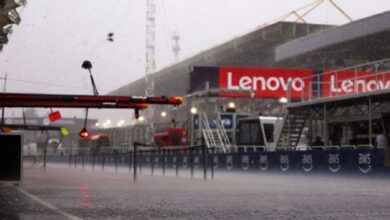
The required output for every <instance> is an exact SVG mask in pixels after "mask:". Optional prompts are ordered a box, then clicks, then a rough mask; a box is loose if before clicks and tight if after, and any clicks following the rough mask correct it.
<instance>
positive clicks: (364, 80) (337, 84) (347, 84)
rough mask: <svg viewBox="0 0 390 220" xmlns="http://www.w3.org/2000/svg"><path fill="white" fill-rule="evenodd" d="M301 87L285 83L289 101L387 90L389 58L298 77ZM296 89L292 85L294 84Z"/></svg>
mask: <svg viewBox="0 0 390 220" xmlns="http://www.w3.org/2000/svg"><path fill="white" fill-rule="evenodd" d="M301 83H303V88H302V89H301V90H300V91H297V90H296V89H295V90H294V88H293V86H294V85H293V84H292V83H288V87H287V92H286V97H287V98H288V100H289V101H293V102H304V101H312V100H321V99H328V98H332V97H341V96H351V95H358V94H364V93H366V92H374V91H380V90H390V58H387V59H383V60H378V61H374V62H369V63H364V64H360V65H356V66H352V67H347V68H343V69H338V70H332V71H325V72H323V73H321V74H313V75H312V76H309V77H303V78H301ZM295 86H296V85H295Z"/></svg>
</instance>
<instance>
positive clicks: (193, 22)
mask: <svg viewBox="0 0 390 220" xmlns="http://www.w3.org/2000/svg"><path fill="white" fill-rule="evenodd" d="M311 2H314V0H156V4H157V14H156V18H157V24H156V26H157V27H156V29H157V30H156V34H157V39H156V41H157V42H156V44H157V48H156V62H157V69H161V68H163V67H165V66H168V65H171V64H172V63H174V57H173V54H172V49H171V46H172V44H171V39H170V37H171V34H172V33H173V32H176V33H178V34H179V35H180V37H181V39H180V46H181V53H180V58H181V59H185V58H187V57H190V56H192V55H194V54H196V53H198V52H201V51H203V50H206V49H208V48H210V47H213V46H214V45H217V44H220V43H223V42H224V41H227V40H229V39H231V38H234V37H235V36H240V35H243V34H245V33H247V32H250V31H252V30H254V29H256V28H257V27H258V26H260V25H262V24H263V23H265V22H267V21H270V20H272V19H274V18H277V17H280V16H282V15H284V14H287V13H288V12H290V11H292V10H294V9H297V8H299V7H301V6H304V5H307V4H309V3H311ZM336 3H338V4H339V5H340V6H341V7H342V8H343V9H344V10H345V11H346V12H347V13H348V14H349V15H350V16H351V17H352V18H353V19H355V20H357V19H359V18H363V17H367V16H369V15H372V14H376V13H380V12H383V11H388V10H390V1H389V0H370V1H367V0H336ZM20 14H21V17H22V22H21V24H20V25H19V26H14V28H13V29H14V33H13V34H12V35H11V36H10V41H9V43H8V45H6V46H5V47H4V50H3V52H2V53H0V76H4V74H5V73H7V74H8V77H9V78H10V80H9V81H8V83H7V91H9V92H36V93H37V92H39V93H71V94H92V89H91V86H90V82H89V77H88V74H87V72H86V71H85V70H83V69H82V68H81V63H82V62H83V61H84V60H85V59H88V60H90V61H91V62H92V64H93V69H92V71H93V74H94V76H95V81H96V84H97V87H98V90H99V91H100V93H102V94H104V93H107V92H109V91H112V90H114V89H116V88H119V87H121V86H123V85H125V84H127V83H129V82H132V81H134V80H137V79H139V78H141V77H143V75H144V63H145V61H144V57H145V14H146V1H145V0H66V1H59V0H55V1H53V0H29V1H28V4H27V6H26V7H25V8H24V9H22V10H21V13H20ZM290 20H294V19H290ZM306 20H307V21H309V22H311V23H322V24H343V23H346V22H348V20H347V19H346V18H345V17H343V16H342V15H341V14H340V13H339V12H338V11H337V10H336V9H335V8H333V7H332V6H331V5H330V3H328V1H325V3H324V4H323V5H322V6H320V7H319V8H318V9H316V10H315V11H313V12H312V13H311V14H309V15H308V16H307V17H306ZM110 32H113V33H114V42H109V41H107V34H108V33H110ZM15 80H16V81H15ZM32 81H34V82H32ZM38 82H40V83H38ZM52 84H60V85H61V86H59V85H52ZM1 87H2V86H1ZM7 112H8V115H10V114H12V111H7ZM63 112H64V113H63V114H64V115H66V116H72V115H74V114H75V115H78V116H81V115H82V114H81V112H82V111H80V110H67V111H63ZM108 112H109V111H107V110H92V111H91V114H90V115H91V117H99V119H100V120H105V119H106V118H108V116H107V115H108ZM119 112H120V113H119ZM125 112H127V111H122V110H121V111H118V116H117V118H116V119H113V122H114V123H115V121H116V120H119V118H123V117H127V118H123V119H125V120H127V121H128V120H129V119H130V118H131V117H132V115H131V114H128V115H127V114H126V116H124V115H125V114H124V113H125ZM13 115H14V116H19V115H18V113H17V112H14V113H13ZM110 115H113V114H110Z"/></svg>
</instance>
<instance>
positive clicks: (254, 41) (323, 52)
mask: <svg viewBox="0 0 390 220" xmlns="http://www.w3.org/2000/svg"><path fill="white" fill-rule="evenodd" d="M389 35H390V12H385V13H381V14H377V15H374V16H371V17H367V18H364V19H361V20H357V21H354V22H351V23H348V24H345V25H342V26H329V25H321V24H305V23H294V22H277V23H274V24H271V25H268V26H265V27H262V28H260V29H258V30H256V31H254V32H251V33H248V34H246V35H243V36H240V37H237V38H235V39H232V40H230V41H228V42H225V43H223V44H221V45H219V46H216V47H214V48H211V49H209V50H206V51H204V52H201V53H199V54H197V55H195V56H193V57H191V58H188V59H186V60H183V61H181V62H179V63H177V64H174V65H172V66H169V67H167V68H164V69H162V70H160V71H158V72H156V73H155V94H156V95H165V96H172V95H181V96H188V95H189V94H190V93H191V92H192V91H191V88H190V87H191V82H190V75H191V72H192V71H193V68H194V67H197V66H246V67H277V68H310V69H314V70H318V69H320V70H324V69H337V68H342V67H346V66H353V65H357V64H361V63H366V62H369V61H374V60H379V59H384V58H388V57H390V50H389V48H390V42H389V41H388V40H387V39H389ZM172 82H175V86H174V87H173V86H172ZM199 86H200V87H203V86H205V85H199ZM192 89H193V88H192ZM111 94H113V95H144V79H143V78H142V79H139V80H137V81H135V82H132V83H129V84H128V85H126V86H123V87H121V88H118V89H117V90H115V91H112V92H111ZM210 96H212V95H210V94H208V95H207V97H210ZM210 100H211V101H210ZM210 100H209V98H207V99H205V98H202V97H201V98H200V99H199V98H196V99H191V100H187V101H188V102H187V105H183V106H182V107H181V108H180V109H176V110H174V111H175V112H173V113H172V114H174V115H175V117H176V118H177V120H178V121H182V122H183V126H185V125H186V120H187V116H188V112H189V108H190V106H193V105H196V106H205V105H206V104H207V105H208V106H209V107H208V109H211V110H214V109H217V108H218V107H219V106H220V105H224V104H226V103H227V101H228V100H232V99H226V98H211V99H210ZM234 101H235V102H236V103H238V104H237V105H236V106H238V111H249V110H254V109H256V110H259V111H262V112H273V111H274V109H275V107H277V101H276V100H275V99H262V98H255V99H250V100H248V99H242V98H241V99H235V100H234ZM194 102H195V104H194ZM210 106H211V107H210ZM248 106H249V107H248ZM200 108H201V107H200ZM158 110H161V111H163V109H162V108H161V109H158ZM201 110H203V111H204V109H201ZM164 111H166V110H164ZM161 120H162V119H161V117H159V114H156V115H155V121H160V122H161Z"/></svg>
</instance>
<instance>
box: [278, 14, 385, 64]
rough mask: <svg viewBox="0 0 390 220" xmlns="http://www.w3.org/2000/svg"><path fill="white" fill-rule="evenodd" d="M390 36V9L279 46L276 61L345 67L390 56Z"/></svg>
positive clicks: (279, 62) (280, 62)
mask: <svg viewBox="0 0 390 220" xmlns="http://www.w3.org/2000/svg"><path fill="white" fill-rule="evenodd" d="M388 39H390V12H385V13H381V14H377V15H374V16H371V17H368V18H364V19H361V20H358V21H355V22H351V23H348V24H346V25H343V26H338V27H333V28H329V29H327V30H324V31H321V32H317V33H314V34H311V35H308V36H305V37H302V38H299V39H295V40H293V41H290V42H286V43H284V44H281V45H278V46H277V47H276V49H275V60H276V62H278V65H281V66H294V67H295V66H300V67H302V66H304V67H313V66H316V64H318V63H321V65H322V68H329V67H334V66H336V67H345V66H350V65H355V64H357V63H365V62H369V61H373V60H380V59H384V58H388V57H390V50H389V49H390V42H389V40H388ZM317 66H318V65H317Z"/></svg>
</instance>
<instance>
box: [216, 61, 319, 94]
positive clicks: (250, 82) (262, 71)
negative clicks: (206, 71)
mask: <svg viewBox="0 0 390 220" xmlns="http://www.w3.org/2000/svg"><path fill="white" fill-rule="evenodd" d="M312 74H313V71H312V70H310V69H271V68H242V67H220V68H219V88H220V89H229V90H238V91H239V90H249V91H252V92H253V95H254V96H256V97H264V98H280V97H286V95H287V90H288V88H289V86H290V87H291V97H292V98H294V97H301V96H302V94H306V95H307V92H308V91H309V90H308V86H309V84H310V82H311V78H310V77H311V76H312ZM220 95H221V96H232V97H239V96H243V97H245V96H250V94H249V93H242V92H237V93H230V92H229V93H220Z"/></svg>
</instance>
